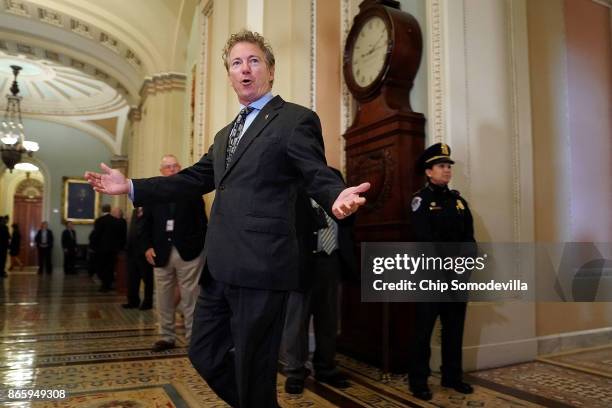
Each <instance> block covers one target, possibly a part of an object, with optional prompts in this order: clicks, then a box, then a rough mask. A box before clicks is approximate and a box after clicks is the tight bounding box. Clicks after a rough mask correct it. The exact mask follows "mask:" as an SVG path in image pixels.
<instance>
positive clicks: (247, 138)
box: [224, 95, 284, 176]
mask: <svg viewBox="0 0 612 408" xmlns="http://www.w3.org/2000/svg"><path fill="white" fill-rule="evenodd" d="M283 103H284V101H283V98H281V97H280V96H278V95H277V96H275V97H274V98H272V100H271V101H270V102H268V103H267V104H266V106H264V108H263V109H262V110H261V112H259V114H258V115H257V117H256V118H255V120H254V121H253V123H251V126H249V128H248V129H247V131H246V132H245V133H244V135H242V138H240V143H238V147H237V148H236V151H235V152H234V156H233V157H232V161H231V162H230V164H229V166H228V167H227V169H226V170H225V173H224V176H225V174H227V173H228V172H229V171H230V170H231V169H232V167H234V165H235V164H236V163H237V162H238V160H240V158H241V157H242V155H243V154H244V152H245V151H246V149H247V148H248V147H249V145H250V144H251V143H252V142H253V140H255V138H256V137H257V136H258V135H259V134H260V133H261V131H262V130H264V128H265V127H266V126H267V125H268V123H270V122H272V120H273V119H274V118H275V117H276V115H278V112H277V110H278V109H279V108H280V107H281V106H282V105H283ZM228 135H229V132H228V134H227V135H225V139H226V142H225V144H226V146H227V138H228ZM224 165H225V162H224Z"/></svg>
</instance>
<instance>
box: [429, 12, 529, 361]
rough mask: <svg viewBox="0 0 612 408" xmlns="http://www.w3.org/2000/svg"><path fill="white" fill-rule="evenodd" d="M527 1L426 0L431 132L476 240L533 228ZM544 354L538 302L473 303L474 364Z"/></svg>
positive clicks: (469, 351) (510, 237)
mask: <svg viewBox="0 0 612 408" xmlns="http://www.w3.org/2000/svg"><path fill="white" fill-rule="evenodd" d="M526 3H527V2H526V1H525V0H518V1H504V0H466V1H463V2H457V1H453V0H439V1H436V0H432V1H428V2H427V3H426V7H427V18H428V20H427V22H428V24H427V31H426V37H425V41H426V42H427V44H428V48H427V50H428V52H427V54H426V55H427V56H426V58H427V59H426V63H425V64H424V66H423V68H422V69H425V70H428V81H429V87H428V88H429V89H428V90H429V92H428V95H429V108H428V112H427V119H428V121H429V125H428V133H429V134H428V141H429V142H430V143H434V142H438V141H444V142H447V143H449V144H450V146H451V148H452V156H453V159H454V160H455V162H456V164H455V166H454V172H453V182H452V185H453V188H456V189H458V190H459V191H461V193H462V195H464V196H465V197H466V199H467V200H468V202H469V203H470V206H471V209H472V212H473V215H474V224H475V230H476V234H475V235H476V240H477V241H484V242H529V241H533V237H534V233H533V230H534V225H533V223H534V220H533V180H532V177H533V175H532V172H533V170H532V144H531V117H530V100H529V93H530V90H529V70H528V55H527V37H526V32H527V26H526V24H527V22H526V17H525V7H526ZM485 62H486V63H485ZM438 348H439V346H438ZM536 354H537V342H536V339H535V305H534V304H529V303H471V304H470V305H469V307H468V311H467V318H466V323H465V336H464V367H465V368H466V369H467V370H471V369H476V368H485V367H491V366H499V365H504V364H511V363H515V362H518V361H527V360H531V359H533V358H534V357H535V356H536ZM434 360H435V359H434ZM438 363H439V359H438V360H437V361H433V362H432V367H436V366H437V365H438Z"/></svg>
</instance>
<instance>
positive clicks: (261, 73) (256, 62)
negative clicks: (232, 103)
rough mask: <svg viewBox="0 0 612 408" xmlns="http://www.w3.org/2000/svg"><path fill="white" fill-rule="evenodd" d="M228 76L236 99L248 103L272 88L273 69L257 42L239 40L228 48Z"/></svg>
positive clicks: (244, 103) (243, 103)
mask: <svg viewBox="0 0 612 408" xmlns="http://www.w3.org/2000/svg"><path fill="white" fill-rule="evenodd" d="M228 77H229V81H230V84H231V85H232V88H234V91H235V92H236V95H237V96H238V101H239V102H240V103H241V104H242V105H248V104H250V103H252V102H255V101H256V100H258V99H259V98H261V97H262V96H264V95H265V94H266V93H268V92H269V91H270V89H272V84H271V82H272V80H273V79H274V69H273V68H272V69H270V68H269V67H268V64H267V63H266V59H265V57H264V52H263V51H262V50H261V49H260V48H259V46H258V45H257V44H252V43H249V42H239V43H237V44H236V45H234V46H233V47H232V49H231V50H230V54H229V71H228Z"/></svg>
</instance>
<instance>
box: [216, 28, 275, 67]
mask: <svg viewBox="0 0 612 408" xmlns="http://www.w3.org/2000/svg"><path fill="white" fill-rule="evenodd" d="M240 42H248V43H251V44H255V45H257V46H258V47H259V48H260V49H261V50H262V51H263V53H264V57H265V59H266V65H267V66H268V68H269V69H272V68H274V63H275V61H274V53H273V52H272V47H271V46H270V44H269V43H268V42H267V41H266V39H265V38H264V37H263V36H262V35H260V34H259V33H256V32H253V31H249V30H241V31H239V32H237V33H234V34H232V35H231V36H230V38H229V39H228V40H227V42H226V43H225V47H224V48H223V54H222V55H221V58H223V65H225V70H226V71H228V72H229V55H230V51H231V50H232V48H234V45H236V44H238V43H240Z"/></svg>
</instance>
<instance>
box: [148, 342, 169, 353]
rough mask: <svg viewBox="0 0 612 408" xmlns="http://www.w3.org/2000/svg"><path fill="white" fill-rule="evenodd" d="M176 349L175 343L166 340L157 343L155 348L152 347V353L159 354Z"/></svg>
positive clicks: (154, 345)
mask: <svg viewBox="0 0 612 408" xmlns="http://www.w3.org/2000/svg"><path fill="white" fill-rule="evenodd" d="M174 347H175V346H174V343H171V342H169V341H166V340H159V341H156V342H155V344H153V347H151V351H152V352H154V353H159V352H160V351H165V350H170V349H173V348H174Z"/></svg>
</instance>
